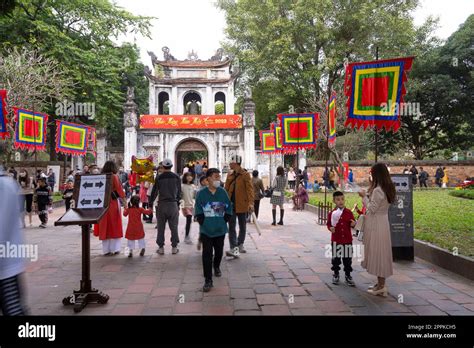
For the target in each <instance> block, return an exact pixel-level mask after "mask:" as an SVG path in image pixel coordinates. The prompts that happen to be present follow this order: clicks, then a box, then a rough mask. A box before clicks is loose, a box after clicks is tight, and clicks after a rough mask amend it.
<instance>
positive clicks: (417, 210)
mask: <svg viewBox="0 0 474 348" xmlns="http://www.w3.org/2000/svg"><path fill="white" fill-rule="evenodd" d="M465 191H468V190H465ZM451 192H459V191H454V190H415V191H414V192H413V219H414V228H415V238H417V239H421V240H424V241H427V242H430V243H433V244H436V245H438V246H440V247H441V248H445V249H448V250H453V248H454V247H457V248H458V252H459V254H461V255H465V256H470V257H474V200H470V199H465V198H459V197H454V196H452V195H451ZM345 196H346V206H347V207H348V208H350V209H352V207H353V206H354V203H358V205H359V208H360V207H361V206H362V200H361V198H360V197H359V195H358V194H357V193H352V192H347V193H345ZM327 200H328V201H329V202H332V193H330V192H328V194H327ZM318 201H321V202H324V193H320V192H318V193H310V199H309V203H310V204H313V205H317V204H318Z"/></svg>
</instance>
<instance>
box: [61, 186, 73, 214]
mask: <svg viewBox="0 0 474 348" xmlns="http://www.w3.org/2000/svg"><path fill="white" fill-rule="evenodd" d="M73 194H74V182H73V181H72V180H68V181H67V182H66V187H65V189H64V190H63V199H64V204H65V205H66V211H68V210H69V209H71V200H72V195H73Z"/></svg>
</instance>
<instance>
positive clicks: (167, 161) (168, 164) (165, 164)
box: [163, 158, 173, 168]
mask: <svg viewBox="0 0 474 348" xmlns="http://www.w3.org/2000/svg"><path fill="white" fill-rule="evenodd" d="M172 166H173V162H172V161H171V160H170V159H169V158H166V159H164V160H163V167H165V168H171V167H172Z"/></svg>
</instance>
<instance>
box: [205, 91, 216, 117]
mask: <svg viewBox="0 0 474 348" xmlns="http://www.w3.org/2000/svg"><path fill="white" fill-rule="evenodd" d="M213 94H214V93H213V90H212V87H211V86H209V85H207V86H206V95H205V96H204V98H203V99H204V100H203V101H202V110H201V113H202V114H203V115H214V114H215V113H216V111H215V109H214V96H213Z"/></svg>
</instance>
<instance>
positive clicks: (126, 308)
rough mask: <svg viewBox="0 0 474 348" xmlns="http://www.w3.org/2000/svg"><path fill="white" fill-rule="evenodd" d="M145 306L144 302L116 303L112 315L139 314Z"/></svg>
mask: <svg viewBox="0 0 474 348" xmlns="http://www.w3.org/2000/svg"><path fill="white" fill-rule="evenodd" d="M144 308H145V305H144V304H118V305H116V306H115V308H114V309H113V311H112V315H140V314H141V313H142V311H143V309H144Z"/></svg>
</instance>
